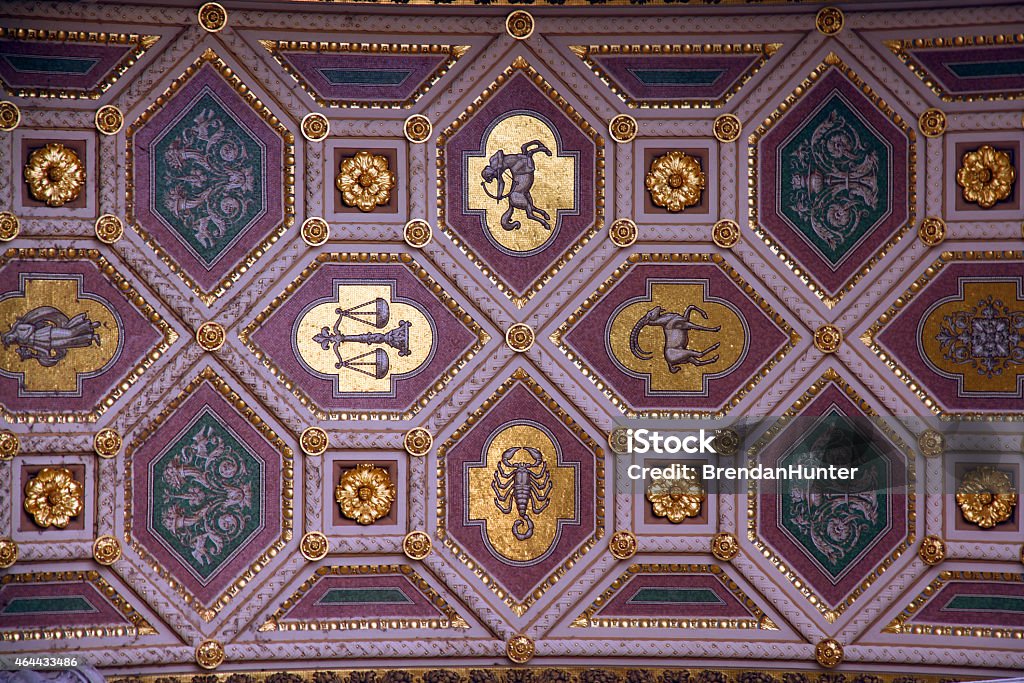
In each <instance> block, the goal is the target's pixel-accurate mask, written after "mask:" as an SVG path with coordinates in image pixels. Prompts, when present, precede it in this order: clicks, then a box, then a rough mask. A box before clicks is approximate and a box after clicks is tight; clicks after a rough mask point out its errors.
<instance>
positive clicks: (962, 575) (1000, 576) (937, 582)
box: [882, 571, 1024, 640]
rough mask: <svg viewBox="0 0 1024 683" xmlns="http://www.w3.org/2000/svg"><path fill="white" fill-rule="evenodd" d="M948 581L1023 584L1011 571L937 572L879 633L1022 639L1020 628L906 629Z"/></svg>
mask: <svg viewBox="0 0 1024 683" xmlns="http://www.w3.org/2000/svg"><path fill="white" fill-rule="evenodd" d="M950 581H979V582H981V581H985V582H994V583H1024V574H1019V573H1012V572H971V571H941V572H939V575H938V577H937V578H935V579H933V580H932V582H931V583H929V584H928V585H927V586H926V587H925V589H924V590H923V591H921V592H920V593H919V594H918V595H917V597H915V598H914V599H913V600H911V601H910V604H908V605H907V606H906V607H904V608H903V611H902V612H900V613H899V614H897V615H896V618H895V619H893V620H892V621H891V622H890V623H889V625H888V626H886V627H885V628H884V629H882V632H883V633H900V634H904V635H915V636H918V635H926V636H957V637H973V638H1014V639H1016V640H1021V639H1024V629H1012V628H993V627H991V626H951V625H948V624H941V625H934V624H917V625H912V626H908V625H907V622H909V621H910V619H911V618H912V617H913V616H914V614H916V613H917V612H919V611H920V610H921V608H922V607H924V606H925V603H927V602H929V601H930V600H931V599H932V598H933V597H935V594H936V593H938V592H939V589H940V588H942V586H943V585H945V584H946V583H948V582H950Z"/></svg>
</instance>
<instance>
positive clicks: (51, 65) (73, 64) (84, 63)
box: [2, 55, 98, 75]
mask: <svg viewBox="0 0 1024 683" xmlns="http://www.w3.org/2000/svg"><path fill="white" fill-rule="evenodd" d="M2 57H3V58H4V59H5V60H6V61H7V63H8V64H10V65H11V66H12V67H14V70H15V71H21V72H23V73H24V72H30V73H43V74H78V75H81V74H87V73H89V70H90V69H92V68H93V67H94V66H96V62H97V61H98V60H96V59H86V58H82V57H35V56H33V55H2Z"/></svg>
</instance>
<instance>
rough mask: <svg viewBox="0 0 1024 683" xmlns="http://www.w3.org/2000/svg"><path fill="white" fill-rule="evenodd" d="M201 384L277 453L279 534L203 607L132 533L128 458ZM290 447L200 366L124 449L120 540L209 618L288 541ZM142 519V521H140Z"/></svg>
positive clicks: (210, 371) (291, 493)
mask: <svg viewBox="0 0 1024 683" xmlns="http://www.w3.org/2000/svg"><path fill="white" fill-rule="evenodd" d="M204 383H209V384H210V385H211V386H212V387H213V388H214V389H215V390H216V391H217V393H218V395H220V396H221V397H222V398H223V399H224V400H226V401H227V402H228V403H230V404H231V405H232V406H233V408H234V409H235V410H236V411H237V412H238V413H239V414H240V415H241V416H242V417H244V418H245V420H246V421H247V422H248V423H249V424H250V425H252V427H253V428H255V429H256V430H257V431H258V432H259V433H260V434H261V435H262V436H263V438H264V439H266V441H267V442H268V443H269V444H270V445H271V446H272V447H273V448H275V449H276V450H277V451H278V452H279V453H280V454H281V535H280V536H279V537H278V538H277V540H276V541H275V542H274V543H273V544H272V545H271V546H270V547H269V548H267V549H266V550H264V551H263V552H262V553H261V554H260V556H259V557H258V558H257V559H256V561H255V562H253V563H252V564H251V565H250V566H249V567H248V568H247V569H246V570H245V571H244V573H243V574H242V575H241V576H240V577H237V578H236V579H235V581H234V582H233V583H232V584H231V585H230V586H228V588H227V589H226V590H225V591H224V592H223V593H221V595H220V597H218V598H217V599H216V600H215V601H214V603H213V605H212V606H210V607H207V606H205V605H202V604H200V603H199V601H198V600H197V599H196V598H195V597H194V596H193V595H192V594H191V593H189V592H188V591H187V590H186V589H185V587H184V586H182V585H181V584H180V583H179V582H178V581H176V580H175V578H174V572H173V571H172V570H169V569H168V568H166V567H164V566H162V565H161V564H160V563H159V562H157V561H156V559H155V558H153V557H151V556H150V554H149V553H148V552H147V551H146V549H145V548H144V547H143V546H142V544H141V543H139V542H138V541H137V540H136V539H135V538H134V536H133V535H132V483H133V482H132V461H133V457H132V455H133V454H134V452H135V451H137V450H138V449H139V448H141V447H142V445H143V444H144V443H145V442H146V440H147V439H149V437H151V436H152V435H153V434H155V433H156V432H157V430H158V429H159V428H160V426H161V425H162V424H163V423H164V422H166V421H167V419H168V418H169V417H170V416H171V414H172V413H174V412H175V411H176V410H177V409H178V407H179V406H181V405H182V404H183V403H185V401H186V400H188V398H189V397H190V396H191V395H192V394H193V393H195V391H196V390H197V389H199V387H200V386H202V385H203V384H204ZM292 455H293V453H292V449H291V447H290V446H288V445H287V444H286V443H285V442H284V441H283V440H282V439H281V437H280V436H278V434H277V432H275V431H274V430H273V429H272V428H271V427H270V425H269V424H267V423H266V422H265V421H264V420H263V419H262V418H261V417H260V416H259V415H257V414H256V411H255V410H253V409H252V408H250V407H249V405H248V404H246V402H245V400H244V399H243V398H242V397H241V396H239V395H238V393H237V392H236V391H235V390H234V389H232V388H231V386H230V385H229V384H228V383H227V382H226V381H225V380H224V379H222V378H221V376H220V375H218V374H217V372H216V371H215V370H214V369H213V368H211V367H209V366H207V367H205V368H203V369H202V370H201V371H200V372H199V374H198V375H196V376H195V378H194V379H193V380H192V381H191V382H189V383H188V385H187V386H186V387H185V388H184V389H183V390H182V391H181V392H180V393H179V394H178V395H177V396H175V397H174V398H172V399H170V400H169V401H168V402H167V405H166V407H165V408H164V409H163V410H162V411H160V413H159V414H158V415H157V416H156V417H154V418H153V419H152V421H151V422H150V423H149V424H147V425H146V427H145V429H142V430H141V431H139V432H138V433H137V434H136V435H135V438H134V439H133V440H132V442H131V443H130V444H128V445H127V446H126V447H125V450H124V463H125V469H124V490H125V504H124V540H125V542H126V543H127V544H128V545H129V546H131V548H132V549H133V550H134V551H135V552H136V553H138V554H139V557H141V558H142V561H143V562H145V563H146V564H147V565H149V566H150V567H151V568H152V569H153V571H154V572H155V573H156V574H157V575H158V576H160V578H162V579H163V580H164V581H166V582H167V583H168V585H169V586H170V587H171V590H173V591H174V592H175V593H177V594H178V595H179V596H180V597H181V598H182V600H183V602H184V603H185V604H186V605H188V606H189V607H190V608H191V609H193V610H195V612H196V613H197V614H198V615H199V617H200V618H201V619H203V621H207V622H208V621H212V620H213V619H214V618H215V617H216V616H217V613H218V612H220V611H221V609H223V608H224V606H225V605H227V604H228V602H229V601H230V600H231V598H233V597H234V596H235V595H237V594H238V592H239V591H240V590H241V589H242V588H243V587H244V586H246V585H247V584H249V583H252V581H253V578H254V577H255V576H256V574H257V573H258V572H259V571H260V570H261V569H263V568H264V567H265V566H266V565H267V564H269V563H270V561H271V560H272V559H273V558H274V557H275V556H277V555H278V553H280V552H281V551H282V550H283V549H284V547H285V545H286V544H287V543H288V542H289V541H290V540H292V524H293V523H292V517H293V515H292V499H293V498H294V496H295V489H294V487H293V475H294V468H293V464H292ZM144 523H145V521H144V520H143V524H144Z"/></svg>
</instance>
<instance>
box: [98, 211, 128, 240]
mask: <svg viewBox="0 0 1024 683" xmlns="http://www.w3.org/2000/svg"><path fill="white" fill-rule="evenodd" d="M93 230H94V231H95V233H96V239H98V240H99V241H100V242H103V244H114V243H115V242H117V241H118V240H119V239H121V238H122V237H124V223H122V222H121V219H120V218H118V217H117V216H115V215H114V214H111V213H105V214H103V215H102V216H100V217H99V218H97V219H96V224H95V225H94V226H93Z"/></svg>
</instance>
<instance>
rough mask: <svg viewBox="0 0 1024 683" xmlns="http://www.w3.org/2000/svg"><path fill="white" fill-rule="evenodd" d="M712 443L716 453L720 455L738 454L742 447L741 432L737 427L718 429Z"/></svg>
mask: <svg viewBox="0 0 1024 683" xmlns="http://www.w3.org/2000/svg"><path fill="white" fill-rule="evenodd" d="M711 443H712V445H713V446H714V448H715V453H718V454H719V455H736V451H738V450H739V449H740V434H739V432H737V431H736V430H735V429H732V428H730V427H723V428H722V429H719V430H718V433H716V434H715V438H714V439H713V440H712V442H711Z"/></svg>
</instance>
